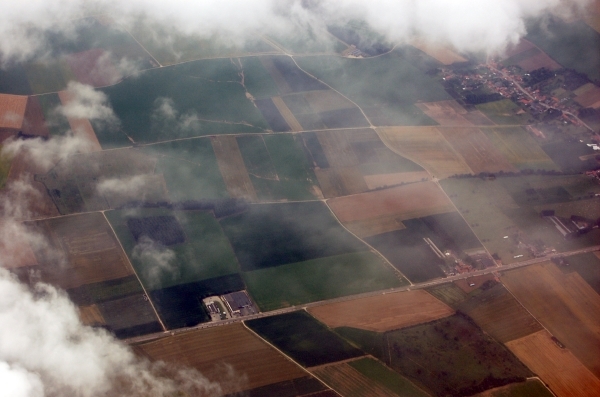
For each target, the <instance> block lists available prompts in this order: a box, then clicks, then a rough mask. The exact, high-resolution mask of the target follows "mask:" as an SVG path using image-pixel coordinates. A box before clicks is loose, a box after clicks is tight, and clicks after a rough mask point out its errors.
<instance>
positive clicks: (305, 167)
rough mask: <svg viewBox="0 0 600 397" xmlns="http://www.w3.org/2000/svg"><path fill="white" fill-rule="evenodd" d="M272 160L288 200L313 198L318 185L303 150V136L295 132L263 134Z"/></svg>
mask: <svg viewBox="0 0 600 397" xmlns="http://www.w3.org/2000/svg"><path fill="white" fill-rule="evenodd" d="M263 138H264V140H265V144H266V146H267V149H268V151H269V154H270V155H271V161H272V163H273V166H274V167H275V171H276V172H277V175H278V176H279V183H280V189H281V190H280V191H281V194H282V195H283V196H284V197H285V198H287V199H288V200H313V199H315V198H317V197H316V195H315V193H314V192H315V190H318V189H315V187H316V186H318V183H317V178H316V176H315V174H314V173H313V171H312V169H311V167H310V164H309V163H308V160H307V159H306V156H305V155H304V152H303V150H302V140H301V137H300V136H298V135H295V134H293V135H292V134H278V135H263Z"/></svg>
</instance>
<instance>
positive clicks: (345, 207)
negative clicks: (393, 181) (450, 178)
mask: <svg viewBox="0 0 600 397" xmlns="http://www.w3.org/2000/svg"><path fill="white" fill-rule="evenodd" d="M327 203H328V204H329V206H330V207H331V209H332V210H333V212H334V213H335V215H336V216H337V217H338V219H339V220H340V221H341V222H352V221H358V220H363V219H370V218H377V217H380V216H385V215H395V216H396V219H398V220H401V221H402V220H405V219H412V218H419V217H422V216H428V215H433V214H441V213H445V212H451V211H454V206H453V205H452V203H451V202H450V201H449V200H448V198H447V197H446V195H445V194H444V192H443V191H442V190H441V189H440V188H439V187H438V186H437V185H436V184H435V183H433V182H418V183H411V184H409V185H404V186H398V187H395V188H391V189H385V190H378V191H374V192H368V193H361V194H356V195H353V196H347V197H338V198H333V199H330V200H328V201H327Z"/></svg>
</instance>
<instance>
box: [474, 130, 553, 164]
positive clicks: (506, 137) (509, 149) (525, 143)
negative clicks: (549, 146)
mask: <svg viewBox="0 0 600 397" xmlns="http://www.w3.org/2000/svg"><path fill="white" fill-rule="evenodd" d="M481 130H482V131H483V132H484V133H485V134H486V135H487V137H488V138H489V139H490V140H491V141H492V145H494V147H495V148H497V149H498V150H500V152H501V153H502V154H503V155H504V157H505V158H506V159H507V160H508V161H510V162H511V163H512V164H513V165H514V166H515V167H517V168H518V169H519V170H523V169H531V170H538V169H540V170H555V171H559V167H558V166H557V165H556V164H554V162H553V161H552V159H551V158H550V157H548V155H547V154H546V152H544V151H543V150H542V148H541V147H540V146H539V145H538V144H537V142H536V141H535V139H533V137H532V136H531V135H530V134H529V132H527V131H526V130H524V129H523V128H521V127H509V128H482V129H481Z"/></svg>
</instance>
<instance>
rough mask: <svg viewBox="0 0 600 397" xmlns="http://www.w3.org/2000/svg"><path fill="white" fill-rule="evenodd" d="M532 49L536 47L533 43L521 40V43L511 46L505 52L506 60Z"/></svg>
mask: <svg viewBox="0 0 600 397" xmlns="http://www.w3.org/2000/svg"><path fill="white" fill-rule="evenodd" d="M532 48H535V46H534V45H533V43H532V42H530V41H527V40H525V39H521V41H519V43H518V44H517V45H515V46H510V47H509V48H508V49H507V50H506V51H505V57H504V58H510V57H512V56H513V55H517V54H520V53H522V52H524V51H527V50H531V49H532Z"/></svg>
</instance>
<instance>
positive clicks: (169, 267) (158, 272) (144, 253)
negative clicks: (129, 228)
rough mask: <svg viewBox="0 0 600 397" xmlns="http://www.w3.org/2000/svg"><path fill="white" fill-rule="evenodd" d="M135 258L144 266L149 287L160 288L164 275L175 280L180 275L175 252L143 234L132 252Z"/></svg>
mask: <svg viewBox="0 0 600 397" xmlns="http://www.w3.org/2000/svg"><path fill="white" fill-rule="evenodd" d="M131 256H132V257H133V259H135V260H139V261H140V262H141V263H142V264H143V266H144V268H143V270H142V271H143V272H144V279H145V280H148V283H149V284H150V285H148V287H149V288H153V289H156V288H160V287H161V280H162V279H163V278H164V277H169V276H170V277H171V278H172V279H173V280H175V279H176V278H177V277H179V269H178V267H177V263H176V262H175V252H174V251H173V250H170V249H168V248H167V247H164V246H161V245H159V244H157V243H156V242H154V241H152V239H150V238H148V237H146V236H142V238H140V241H138V243H137V245H136V246H135V247H134V248H133V252H132V254H131Z"/></svg>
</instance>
